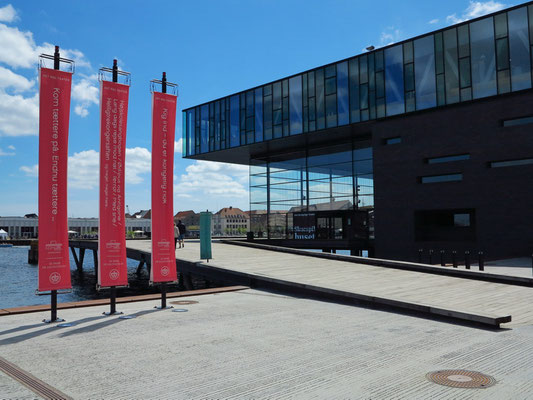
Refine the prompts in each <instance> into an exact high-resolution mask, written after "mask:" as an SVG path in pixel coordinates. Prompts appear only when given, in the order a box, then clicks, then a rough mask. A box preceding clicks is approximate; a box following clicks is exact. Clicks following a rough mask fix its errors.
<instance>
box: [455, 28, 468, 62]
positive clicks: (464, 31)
mask: <svg viewBox="0 0 533 400" xmlns="http://www.w3.org/2000/svg"><path fill="white" fill-rule="evenodd" d="M457 36H458V41H459V57H468V56H470V38H469V36H468V25H461V26H459V27H457Z"/></svg>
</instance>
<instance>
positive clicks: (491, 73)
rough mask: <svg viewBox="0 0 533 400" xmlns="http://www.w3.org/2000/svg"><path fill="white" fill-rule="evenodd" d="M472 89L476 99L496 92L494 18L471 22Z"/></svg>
mask: <svg viewBox="0 0 533 400" xmlns="http://www.w3.org/2000/svg"><path fill="white" fill-rule="evenodd" d="M470 46H471V53H472V56H471V63H472V89H473V97H474V99H479V98H481V97H487V96H493V95H495V94H496V92H497V91H496V56H495V51H494V47H495V46H494V27H493V18H492V17H490V18H485V19H482V20H479V21H476V22H472V23H471V24H470Z"/></svg>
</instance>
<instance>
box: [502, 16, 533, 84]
mask: <svg viewBox="0 0 533 400" xmlns="http://www.w3.org/2000/svg"><path fill="white" fill-rule="evenodd" d="M507 15H508V16H509V47H510V55H511V84H512V89H513V91H516V90H522V89H529V88H530V87H531V64H530V61H531V60H530V48H529V40H528V26H527V25H528V23H527V10H526V7H522V8H518V9H516V10H512V11H509V12H508V13H507Z"/></svg>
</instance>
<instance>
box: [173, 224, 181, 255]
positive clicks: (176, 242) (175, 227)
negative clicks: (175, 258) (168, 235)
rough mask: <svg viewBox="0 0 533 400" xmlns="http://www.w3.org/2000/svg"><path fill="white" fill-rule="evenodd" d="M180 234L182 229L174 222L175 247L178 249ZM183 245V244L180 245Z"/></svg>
mask: <svg viewBox="0 0 533 400" xmlns="http://www.w3.org/2000/svg"><path fill="white" fill-rule="evenodd" d="M179 236H180V230H179V228H178V226H177V225H176V223H175V222H174V249H176V244H178V237H179ZM180 247H181V246H180Z"/></svg>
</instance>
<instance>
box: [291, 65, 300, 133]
mask: <svg viewBox="0 0 533 400" xmlns="http://www.w3.org/2000/svg"><path fill="white" fill-rule="evenodd" d="M289 102H290V105H289V107H290V113H289V120H290V134H291V135H296V134H298V133H302V76H301V75H298V76H295V77H293V78H291V79H290V80H289Z"/></svg>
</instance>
